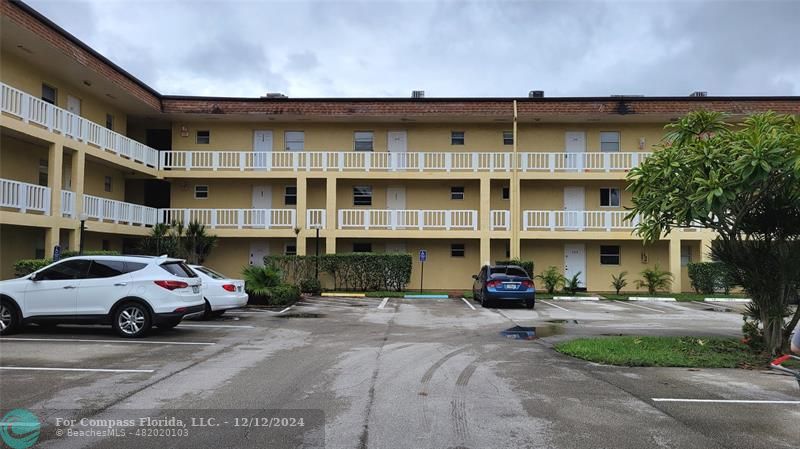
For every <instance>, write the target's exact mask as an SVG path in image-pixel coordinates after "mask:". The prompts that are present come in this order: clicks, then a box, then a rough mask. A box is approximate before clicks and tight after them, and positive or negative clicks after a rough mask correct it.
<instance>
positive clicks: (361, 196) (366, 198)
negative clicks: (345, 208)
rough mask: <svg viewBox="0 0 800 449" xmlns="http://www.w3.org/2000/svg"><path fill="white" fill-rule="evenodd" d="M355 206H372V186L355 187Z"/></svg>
mask: <svg viewBox="0 0 800 449" xmlns="http://www.w3.org/2000/svg"><path fill="white" fill-rule="evenodd" d="M353 206H372V186H355V187H353Z"/></svg>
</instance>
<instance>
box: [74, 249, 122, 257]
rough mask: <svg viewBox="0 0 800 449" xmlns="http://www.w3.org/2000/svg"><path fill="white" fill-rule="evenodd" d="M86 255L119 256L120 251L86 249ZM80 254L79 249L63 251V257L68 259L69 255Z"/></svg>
mask: <svg viewBox="0 0 800 449" xmlns="http://www.w3.org/2000/svg"><path fill="white" fill-rule="evenodd" d="M83 255H84V256H119V255H120V253H119V251H103V250H96V251H84V252H83ZM75 256H80V254H79V253H78V251H72V250H70V251H64V252H62V253H61V258H62V259H66V258H67V257H75Z"/></svg>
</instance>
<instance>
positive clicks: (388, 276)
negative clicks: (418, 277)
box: [264, 253, 412, 291]
mask: <svg viewBox="0 0 800 449" xmlns="http://www.w3.org/2000/svg"><path fill="white" fill-rule="evenodd" d="M316 261H317V259H316V256H266V257H264V263H265V264H267V265H273V266H275V267H276V268H278V270H279V271H280V272H281V276H282V278H283V281H284V282H288V283H292V284H295V285H297V284H300V283H301V282H302V281H303V280H306V279H312V278H314V274H315V273H314V270H315V265H316ZM411 261H412V258H411V255H410V254H397V253H350V254H325V255H323V256H320V258H319V270H320V272H321V273H326V274H328V275H329V276H330V277H331V280H332V281H333V287H334V288H335V289H346V290H362V291H367V290H393V291H402V290H403V289H405V287H406V285H407V284H408V282H409V281H410V280H411Z"/></svg>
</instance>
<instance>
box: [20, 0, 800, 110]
mask: <svg viewBox="0 0 800 449" xmlns="http://www.w3.org/2000/svg"><path fill="white" fill-rule="evenodd" d="M29 1H30V4H31V5H32V6H33V7H34V8H37V9H38V10H39V11H41V12H42V13H44V14H45V15H46V16H48V17H49V18H51V19H52V20H54V21H55V22H56V23H58V24H60V25H61V26H63V27H64V28H65V29H67V30H68V31H70V32H72V33H73V34H75V35H76V36H78V37H79V38H81V39H82V40H84V41H85V42H87V43H88V44H89V45H91V46H93V47H94V48H96V49H97V50H98V51H100V52H101V53H103V54H105V55H106V56H108V57H109V58H110V59H112V60H113V61H115V62H117V63H119V64H120V65H121V66H123V67H125V68H126V69H127V70H128V71H129V72H131V73H133V74H134V75H136V76H137V77H140V78H141V79H142V80H143V81H145V82H147V83H148V84H150V85H152V86H153V87H154V88H155V89H157V90H159V91H160V92H163V93H167V94H195V95H236V96H259V95H263V94H264V93H265V92H267V91H283V92H285V93H287V94H289V95H290V96H294V97H302V96H407V95H409V94H410V91H411V90H412V89H424V90H426V92H427V93H428V95H429V96H506V95H508V96H511V95H525V94H526V92H527V91H528V90H531V89H543V90H545V91H546V92H547V95H549V96H573V95H576V96H577V95H609V94H612V93H640V94H647V95H685V94H688V93H690V92H692V91H694V90H707V91H709V93H710V94H712V95H713V94H718V95H759V94H765V95H766V94H776V95H800V58H798V57H797V49H796V43H795V42H796V41H797V34H796V33H797V31H796V30H797V28H796V24H797V20H798V18H800V2H796V1H791V0H786V1H781V0H774V1H767V0H765V1H756V0H753V1H736V0H734V1H722V0H708V1H687V0H677V1H655V0H653V1H648V0H641V1H629V2H624V1H613V0H612V1H599V0H598V1H589V0H585V1H484V2H459V1H433V0H431V1H425V2H422V1H410V2H388V1H373V2H370V1H361V2H354V1H335V2H334V1H317V2H310V1H294V2H289V1H246V0H242V1H237V2H223V1H202V2H191V1H178V2H165V1H161V0H154V1H145V2H135V1H124V0H117V1H102V0H87V1H84V2H79V3H68V2H64V1H53V0H29Z"/></svg>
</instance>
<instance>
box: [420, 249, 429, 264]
mask: <svg viewBox="0 0 800 449" xmlns="http://www.w3.org/2000/svg"><path fill="white" fill-rule="evenodd" d="M426 260H428V251H426V250H424V249H421V250H419V261H420V262H425V261H426Z"/></svg>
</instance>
